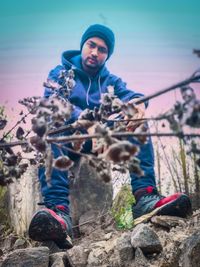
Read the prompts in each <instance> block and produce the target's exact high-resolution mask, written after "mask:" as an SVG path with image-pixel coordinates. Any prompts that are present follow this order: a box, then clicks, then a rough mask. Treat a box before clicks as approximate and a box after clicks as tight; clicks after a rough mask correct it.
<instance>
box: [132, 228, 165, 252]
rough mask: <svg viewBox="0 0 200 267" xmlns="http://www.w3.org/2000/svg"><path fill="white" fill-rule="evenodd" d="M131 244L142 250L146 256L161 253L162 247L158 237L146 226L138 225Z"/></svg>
mask: <svg viewBox="0 0 200 267" xmlns="http://www.w3.org/2000/svg"><path fill="white" fill-rule="evenodd" d="M131 244H132V246H133V247H134V248H135V249H136V248H140V249H141V250H142V251H143V253H144V254H153V253H160V252H161V251H162V245H161V242H160V240H159V237H158V235H157V234H156V233H155V232H154V231H153V230H152V229H151V228H150V227H149V226H148V225H145V224H139V225H137V226H136V227H135V228H134V229H133V231H132V233H131Z"/></svg>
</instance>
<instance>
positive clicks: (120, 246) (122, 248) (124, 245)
mask: <svg viewBox="0 0 200 267" xmlns="http://www.w3.org/2000/svg"><path fill="white" fill-rule="evenodd" d="M116 249H117V250H118V254H119V258H120V262H126V261H130V260H132V259H133V258H134V249H133V247H132V245H131V236H130V233H123V234H122V236H121V237H120V238H119V239H118V240H117V246H116Z"/></svg>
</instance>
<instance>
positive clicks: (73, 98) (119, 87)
mask: <svg viewBox="0 0 200 267" xmlns="http://www.w3.org/2000/svg"><path fill="white" fill-rule="evenodd" d="M72 67H73V70H74V73H75V81H76V84H75V87H74V88H73V89H72V93H71V95H70V97H69V101H70V102H71V103H72V104H73V105H74V111H73V113H72V118H73V120H76V119H77V118H78V116H79V115H80V113H81V112H82V111H83V110H84V109H86V108H88V109H94V107H99V106H100V97H101V93H106V92H108V89H107V87H108V86H113V87H114V94H115V95H116V96H117V97H118V98H119V99H121V100H122V101H123V102H127V101H129V100H131V99H133V98H138V97H142V96H143V94H140V93H136V92H134V91H132V90H129V89H127V88H126V83H124V82H123V81H122V80H121V79H120V78H119V77H117V76H115V75H113V74H111V73H110V72H109V71H108V70H107V68H106V67H105V65H104V66H102V68H101V69H100V70H99V72H98V73H97V75H96V76H95V77H90V76H89V75H88V74H87V73H86V72H85V71H84V70H83V69H82V65H81V55H80V51H78V50H70V51H65V52H64V53H63V54H62V65H58V66H57V67H55V68H54V69H53V70H51V71H50V73H49V76H48V79H51V80H53V81H55V82H57V83H59V84H62V78H59V74H60V71H62V70H69V69H71V68H72ZM50 94H52V90H51V89H49V88H45V93H44V96H45V97H48V96H49V95H50ZM145 105H146V106H147V103H145Z"/></svg>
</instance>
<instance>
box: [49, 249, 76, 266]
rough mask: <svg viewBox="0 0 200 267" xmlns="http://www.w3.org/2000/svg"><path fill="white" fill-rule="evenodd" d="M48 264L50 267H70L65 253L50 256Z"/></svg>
mask: <svg viewBox="0 0 200 267" xmlns="http://www.w3.org/2000/svg"><path fill="white" fill-rule="evenodd" d="M49 263H50V266H51V267H72V265H71V264H70V262H69V260H68V257H67V254H66V252H59V253H54V254H51V255H50V257H49Z"/></svg>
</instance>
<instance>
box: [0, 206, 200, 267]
mask: <svg viewBox="0 0 200 267" xmlns="http://www.w3.org/2000/svg"><path fill="white" fill-rule="evenodd" d="M0 230H1V232H4V236H3V235H2V236H1V242H0V266H1V267H13V266H15V267H36V266H37V267H74V266H76V267H94V266H101V267H153V266H154V267H179V266H181V267H197V266H200V260H199V255H200V210H198V211H196V212H195V213H194V214H193V215H192V217H191V218H189V219H181V218H178V217H169V216H153V217H152V218H151V219H149V221H148V222H146V223H140V224H138V225H137V226H135V227H134V228H133V229H131V230H126V231H121V230H117V229H116V228H115V225H114V222H113V219H112V218H111V217H110V216H109V215H107V216H106V217H104V218H103V219H102V218H101V219H96V220H95V221H92V222H89V223H87V224H83V225H82V226H81V232H82V233H84V235H83V236H82V237H81V238H79V239H75V240H74V247H73V248H72V249H70V250H68V251H60V250H58V249H57V247H56V246H54V245H53V244H52V243H46V244H41V243H36V242H35V243H34V242H32V241H31V240H29V239H28V238H25V237H19V236H16V235H14V234H13V233H10V234H9V233H8V232H7V233H6V236H5V231H3V227H2V228H1V229H0Z"/></svg>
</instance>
